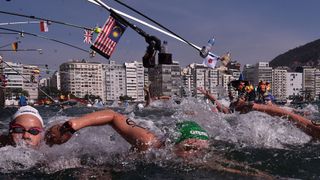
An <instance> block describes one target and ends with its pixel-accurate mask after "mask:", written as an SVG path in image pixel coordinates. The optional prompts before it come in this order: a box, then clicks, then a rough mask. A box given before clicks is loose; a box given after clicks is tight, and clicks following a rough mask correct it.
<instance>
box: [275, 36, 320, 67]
mask: <svg viewBox="0 0 320 180" xmlns="http://www.w3.org/2000/svg"><path fill="white" fill-rule="evenodd" d="M269 64H270V66H272V67H278V66H288V67H289V68H290V69H291V70H295V69H296V68H297V67H299V66H317V65H320V39H318V40H315V41H313V42H310V43H307V44H305V45H303V46H300V47H297V48H294V49H291V50H289V51H287V52H285V53H284V54H281V55H279V56H277V57H276V58H274V59H273V60H271V61H270V63H269Z"/></svg>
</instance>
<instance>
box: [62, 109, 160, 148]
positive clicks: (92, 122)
mask: <svg viewBox="0 0 320 180" xmlns="http://www.w3.org/2000/svg"><path fill="white" fill-rule="evenodd" d="M68 122H69V124H70V125H71V127H72V128H73V129H74V130H75V131H77V130H80V129H82V128H85V127H89V126H101V125H106V124H109V125H111V126H112V127H113V128H114V129H115V130H116V131H117V132H118V133H119V134H120V135H121V136H122V137H123V138H125V139H126V140H127V141H128V142H129V143H130V144H132V145H133V146H134V147H135V148H137V149H138V150H141V151H143V150H147V149H148V148H150V147H153V146H156V147H157V146H159V142H158V139H157V138H156V136H155V135H154V134H153V133H152V132H150V131H148V130H147V129H145V128H143V127H141V126H139V125H137V124H136V123H135V122H134V121H133V120H131V119H129V118H127V117H126V116H124V115H122V114H119V113H117V112H114V111H112V110H103V111H98V112H93V113H90V114H87V115H84V116H82V117H79V118H75V119H71V120H69V121H68Z"/></svg>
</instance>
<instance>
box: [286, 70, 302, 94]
mask: <svg viewBox="0 0 320 180" xmlns="http://www.w3.org/2000/svg"><path fill="white" fill-rule="evenodd" d="M286 85H287V87H286V90H287V92H286V97H287V98H289V97H290V96H298V95H301V91H302V73H298V72H287V73H286Z"/></svg>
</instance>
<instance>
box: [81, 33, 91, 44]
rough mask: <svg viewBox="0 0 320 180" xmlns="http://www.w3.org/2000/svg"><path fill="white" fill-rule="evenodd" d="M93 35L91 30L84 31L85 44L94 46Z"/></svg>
mask: <svg viewBox="0 0 320 180" xmlns="http://www.w3.org/2000/svg"><path fill="white" fill-rule="evenodd" d="M92 33H93V31H91V30H84V35H83V37H84V39H83V42H84V43H87V44H92Z"/></svg>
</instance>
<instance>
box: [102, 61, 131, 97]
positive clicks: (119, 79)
mask: <svg viewBox="0 0 320 180" xmlns="http://www.w3.org/2000/svg"><path fill="white" fill-rule="evenodd" d="M102 66H103V71H104V73H105V77H106V78H105V89H106V99H107V100H110V101H114V100H119V98H120V96H124V95H126V69H125V66H124V65H123V64H116V63H115V61H109V63H108V64H103V65H102Z"/></svg>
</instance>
